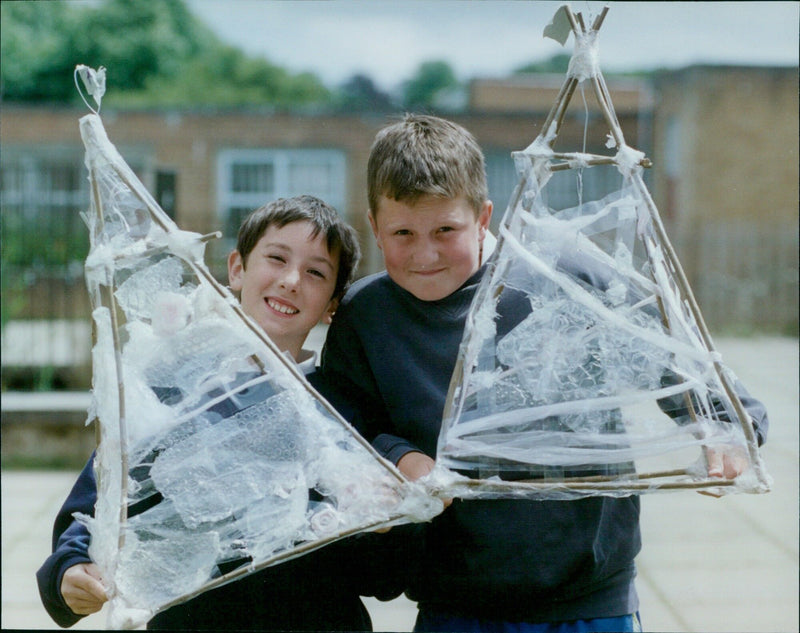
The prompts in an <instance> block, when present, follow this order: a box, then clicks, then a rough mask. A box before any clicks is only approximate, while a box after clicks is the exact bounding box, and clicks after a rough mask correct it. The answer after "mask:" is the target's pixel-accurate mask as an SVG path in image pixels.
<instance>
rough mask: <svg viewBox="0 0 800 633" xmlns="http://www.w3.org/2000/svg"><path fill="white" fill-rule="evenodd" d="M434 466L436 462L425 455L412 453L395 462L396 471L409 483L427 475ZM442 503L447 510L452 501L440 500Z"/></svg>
mask: <svg viewBox="0 0 800 633" xmlns="http://www.w3.org/2000/svg"><path fill="white" fill-rule="evenodd" d="M435 464H436V462H435V461H434V460H433V459H431V458H430V457H428V456H427V455H426V454H425V453H420V452H419V451H412V452H410V453H406V454H405V455H403V456H402V457H401V458H400V461H398V462H397V469H398V470H399V471H400V472H401V473H403V474H404V475H405V476H406V477H408V478H409V479H410V480H411V481H416V480H417V479H419V478H420V477H424V476H425V475H427V474H429V473H430V472H431V471H432V470H433V467H434V465H435ZM442 503H444V507H445V508H447V507H448V506H449V505H450V504H451V503H453V500H452V499H442Z"/></svg>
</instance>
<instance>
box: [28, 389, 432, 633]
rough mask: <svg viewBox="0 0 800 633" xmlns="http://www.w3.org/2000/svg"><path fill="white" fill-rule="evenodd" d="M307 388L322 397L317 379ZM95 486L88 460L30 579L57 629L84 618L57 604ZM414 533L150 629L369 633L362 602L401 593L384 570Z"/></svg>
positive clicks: (356, 541)
mask: <svg viewBox="0 0 800 633" xmlns="http://www.w3.org/2000/svg"><path fill="white" fill-rule="evenodd" d="M309 380H310V381H311V382H312V384H313V385H314V386H315V387H316V388H317V389H320V390H323V385H322V381H321V379H320V377H319V375H314V374H312V375H310V376H309ZM96 499H97V484H96V482H95V478H94V471H93V458H92V459H90V460H89V462H88V463H87V464H86V466H85V467H84V469H83V471H82V472H81V474H80V476H79V477H78V480H77V481H76V483H75V485H74V486H73V488H72V491H71V492H70V494H69V496H68V498H67V500H66V501H65V503H64V505H63V506H62V508H61V510H60V511H59V513H58V516H57V518H56V520H55V524H54V526H53V543H52V548H53V553H52V554H51V555H50V556H49V557H48V558H47V559H46V560H45V562H44V564H43V565H42V567H41V568H40V569H39V570H38V571H37V572H36V580H37V582H38V585H39V593H40V595H41V599H42V603H43V604H44V607H45V609H46V610H47V612H48V613H49V614H50V616H51V617H52V618H53V620H54V621H55V622H56V623H57V624H58V625H59V626H62V627H69V626H72V625H73V624H75V623H76V622H77V621H78V620H80V619H81V617H82V616H79V615H76V614H75V613H73V612H72V611H71V610H70V609H69V607H68V606H67V604H66V603H65V602H64V600H63V598H62V596H61V591H60V587H61V579H62V577H63V575H64V572H65V571H66V570H67V569H68V568H69V567H71V566H73V565H76V564H78V563H88V562H91V559H90V558H89V554H88V550H89V541H90V536H89V533H88V531H87V529H86V528H85V527H84V526H83V525H81V524H80V523H78V522H77V521H75V520H74V518H73V517H72V514H73V513H74V512H81V513H83V514H86V515H90V516H91V515H93V514H94V505H95V501H96ZM417 529H418V528H417V526H401V527H398V528H394V529H393V530H391V532H390V533H389V534H360V535H356V536H353V537H350V538H347V539H344V540H342V541H338V542H336V543H333V544H331V545H328V546H326V547H324V548H322V549H320V550H316V551H314V552H311V553H309V554H306V555H304V556H302V557H300V558H297V559H294V560H290V561H287V562H284V563H281V564H279V565H276V566H273V567H268V568H266V569H263V570H261V571H259V572H256V573H254V574H250V575H247V576H245V577H243V578H241V579H239V580H236V581H234V582H232V583H229V584H227V585H224V586H222V587H218V588H216V589H212V590H211V591H207V592H205V593H203V594H201V595H200V596H198V597H196V598H193V599H192V600H190V601H188V602H185V603H183V604H179V605H177V606H174V607H172V608H170V609H167V610H166V611H163V612H161V613H158V614H156V615H155V616H154V617H153V618H152V619H151V620H150V621H149V622H148V624H147V628H148V629H156V630H158V629H166V630H203V629H217V630H220V629H224V630H240V631H241V630H262V631H263V630H281V631H284V630H285V631H306V630H323V631H333V630H345V631H371V630H372V623H371V621H370V618H369V614H368V612H367V610H366V608H365V607H364V604H363V603H362V602H361V599H360V598H359V594H361V595H371V596H376V597H377V598H379V599H382V600H389V599H392V598H394V597H396V596H398V595H399V594H400V593H401V591H402V585H401V584H399V582H400V581H399V579H397V578H395V577H394V576H392V575H391V574H388V573H387V572H386V568H387V567H389V568H393V567H400V566H402V565H404V564H405V561H406V560H408V558H409V553H408V551H409V550H410V548H411V542H412V540H413V539H411V536H412V535H413V534H414V531H415V530H417Z"/></svg>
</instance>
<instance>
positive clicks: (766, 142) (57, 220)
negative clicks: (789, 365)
mask: <svg viewBox="0 0 800 633" xmlns="http://www.w3.org/2000/svg"><path fill="white" fill-rule="evenodd" d="M562 82H563V77H561V76H557V77H553V76H541V75H540V76H521V77H516V78H512V79H505V80H494V79H481V80H475V81H473V82H472V83H471V85H470V87H469V90H468V93H467V95H466V99H465V101H466V106H465V107H464V108H463V109H462V110H460V111H459V112H457V113H446V114H445V116H448V117H449V118H451V119H453V120H455V121H456V122H458V123H461V124H462V125H464V126H465V127H466V128H468V129H469V130H471V131H472V132H473V134H474V135H475V136H476V138H477V140H478V142H479V143H480V144H481V146H482V147H483V148H484V151H485V153H486V157H487V172H488V177H489V188H490V196H491V197H492V199H493V201H494V203H495V217H494V222H495V224H496V223H497V222H499V219H500V217H501V216H502V213H503V211H504V210H505V207H506V205H507V203H508V199H509V196H510V194H511V191H512V189H513V187H514V185H515V184H516V174H515V172H514V168H513V162H512V160H511V158H510V153H511V152H512V151H514V150H519V149H523V148H524V147H526V146H527V145H528V144H529V143H530V142H531V141H532V140H533V138H534V137H535V136H536V135H537V134H538V133H539V130H540V127H541V125H542V123H543V121H544V118H545V116H546V114H547V113H548V111H549V110H550V108H551V106H552V104H553V103H554V101H555V98H556V95H557V93H558V90H559V88H560V86H561V83H562ZM608 83H609V89H610V93H611V97H612V100H613V103H614V106H615V109H616V111H617V115H618V117H619V119H620V123H621V126H622V129H623V131H624V133H625V137H626V139H627V142H628V144H629V145H632V146H634V147H636V148H637V149H640V150H642V151H644V152H645V153H646V154H647V155H648V156H649V157H651V158H652V160H653V163H654V168H653V169H652V170H650V171H649V172H648V174H647V176H646V181H647V182H648V185H649V186H650V188H651V192H652V193H653V197H654V199H655V201H656V203H657V205H658V207H659V209H660V210H661V212H662V215H663V216H664V218H665V221H666V223H667V228H668V230H669V232H670V235H671V237H672V241H673V243H674V244H675V246H676V250H677V251H678V254H679V256H680V258H681V261H682V262H683V264H684V267H685V269H686V271H687V274H688V276H689V278H690V281H691V283H692V286H693V287H694V288H695V292H696V294H697V295H698V299H699V302H700V305H701V308H702V309H703V312H704V314H705V315H706V318H707V320H708V321H709V324H710V325H711V326H712V331H719V330H720V329H723V328H750V329H767V330H772V331H792V332H796V330H797V202H798V174H797V165H798V163H797V140H798V127H797V125H798V114H797V113H798V104H797V94H798V89H797V69H796V68H755V67H753V68H739V67H715V68H709V67H690V68H686V69H683V70H680V71H675V72H669V73H662V74H658V75H656V76H655V78H654V79H653V80H652V81H651V80H648V79H624V80H623V79H610V80H609V81H608ZM84 114H85V111H83V110H78V109H58V108H52V107H21V106H16V105H13V104H4V105H3V107H2V110H0V130H2V155H0V159H1V160H2V207H3V209H2V212H3V229H4V274H3V308H4V316H3V322H4V333H3V334H4V341H5V342H4V347H3V350H4V354H3V356H4V360H3V365H4V369H8V368H9V367H10V366H12V365H17V364H19V363H22V364H25V361H24V359H23V358H17V357H16V356H15V355H14V354H13V353H10V351H13V350H12V347H13V349H16V350H20V351H19V352H18V354H17V355H18V356H21V355H25V354H28V355H30V350H31V349H34V348H35V346H36V345H38V346H39V347H41V348H42V350H43V351H42V358H41V359H38V360H37V359H35V363H37V364H47V363H48V362H50V361H48V354H49V353H50V352H49V351H48V350H50V349H55V341H50V342H48V339H47V337H43V336H41V335H39V334H37V335H36V336H35V338H36V340H31V341H27V342H26V341H22V340H21V339H20V338H19V336H20V335H15V336H14V337H13V338H14V341H13V343H14V344H13V345H12V341H11V337H10V335H9V332H10V330H9V328H8V327H7V326H6V322H7V321H8V320H13V321H20V320H30V319H40V320H49V321H53V320H57V319H59V320H64V321H66V322H68V323H69V322H73V323H74V322H76V321H82V322H84V323H85V322H86V321H87V320H88V315H89V308H88V299H87V295H86V291H85V288H84V285H83V278H82V267H81V265H80V264H81V260H80V259H78V260H76V262H73V263H72V264H63V263H62V264H57V263H56V264H54V263H53V261H54V260H53V257H51V255H52V252H53V251H58V252H61V251H62V250H63V251H66V252H69V251H70V249H72V250H74V248H73V247H74V246H75V245H76V244H78V245H83V248H84V249H85V246H86V245H87V244H88V232H87V231H86V228H85V226H83V224H82V222H81V221H80V220H79V211H82V210H85V209H86V208H87V206H88V191H87V182H86V173H85V169H84V167H83V146H82V144H81V140H80V137H79V130H78V120H79V118H80V117H81V116H83V115H84ZM397 114H399V113H397ZM397 114H396V115H397ZM102 115H103V121H104V124H105V127H106V130H107V132H108V135H109V138H110V139H111V142H112V143H114V144H115V146H116V147H117V148H118V150H119V151H120V153H121V154H122V155H123V157H124V158H125V159H126V161H127V162H128V163H129V164H130V165H131V167H133V169H134V170H135V171H136V172H137V174H139V176H140V178H141V179H142V181H143V182H144V184H145V186H146V187H147V188H148V189H149V190H150V191H151V192H152V193H153V194H154V196H155V197H156V199H157V200H158V201H159V203H160V204H161V206H162V207H163V208H164V210H165V211H167V212H168V213H169V214H171V215H172V216H173V217H174V218H175V219H176V221H177V223H178V224H179V225H180V226H181V227H182V228H184V229H186V230H191V231H196V232H199V233H209V232H211V231H214V230H222V231H223V233H224V236H225V237H224V239H223V240H219V241H217V242H215V243H212V245H211V246H210V247H209V251H208V253H209V257H208V261H209V264H210V265H211V267H212V270H214V271H215V273H217V274H218V275H219V276H220V277H221V278H222V277H224V272H223V271H224V269H223V267H222V262H223V260H224V256H225V255H226V254H227V252H228V251H229V250H230V248H231V247H232V245H233V240H234V239H235V229H236V227H237V226H238V224H239V220H240V218H241V217H242V215H243V214H244V213H246V212H248V211H250V210H252V209H253V208H255V207H257V206H259V205H260V204H262V203H263V202H265V201H267V200H270V199H272V198H275V197H278V196H286V195H294V194H297V193H313V194H315V195H319V196H320V197H322V198H324V199H325V200H327V201H329V202H330V203H332V204H333V205H334V206H335V207H336V208H338V209H339V210H340V212H342V213H343V214H344V215H345V217H346V218H347V219H348V220H349V221H350V222H351V223H352V224H353V225H354V226H356V228H357V229H358V231H359V233H360V235H361V241H362V245H363V248H364V253H365V258H364V263H363V265H362V268H361V270H360V271H359V272H360V273H361V274H366V273H369V272H373V271H375V270H378V269H379V268H380V267H381V258H380V253H379V252H377V250H376V248H375V247H374V245H373V240H372V238H371V236H370V232H369V226H368V224H367V222H366V219H365V210H366V161H367V156H368V152H369V147H370V144H371V142H372V139H373V137H374V135H375V133H376V131H377V130H378V129H380V128H381V127H382V126H383V125H384V124H385V123H386V122H387V121H388V120H390V119H391V118H392V117H393V116H396V115H390V116H384V115H380V116H378V115H375V116H371V115H364V114H337V115H333V114H315V115H310V114H300V115H298V114H287V113H278V112H273V111H268V110H258V109H252V110H246V109H238V110H224V111H223V110H205V109H202V108H197V109H194V110H180V111H177V110H148V111H113V110H105V109H104V110H103V112H102ZM605 127H606V126H605V124H604V122H603V120H602V117H601V116H600V113H599V111H598V109H597V108H596V106H595V100H594V95H593V94H592V91H591V89H590V88H586V89H585V93H581V89H580V88H579V90H578V91H576V94H575V96H573V98H572V101H571V105H570V109H569V110H568V113H567V117H566V119H565V123H564V127H563V129H562V132H561V134H560V136H559V144H562V146H563V147H565V148H569V149H571V150H576V149H581V148H583V143H584V138H586V139H587V145H586V147H585V148H583V149H584V151H587V152H595V153H608V150H606V149H605V148H603V147H602V141H604V139H605V135H606V133H607V132H608V130H607V129H605ZM589 171H591V170H589ZM22 226H24V227H27V228H26V229H25V230H23V231H22V233H21V235H22V238H23V239H22V241H21V242H20V243H16V242H15V243H14V244H13V246H14V248H16V249H18V250H21V251H24V252H26V253H36V256H31V257H27V259H26V257H25V256H20V255H19V253H16V254H15V253H9V252H7V251H6V250H5V249H6V248H11V246H10V245H9V244H10V243H11V242H10V241H9V240H8V237H9V236H10V235H14V231H18V232H19V231H20V230H22V229H21V228H20V227H22ZM17 241H19V240H17ZM78 250H80V249H78ZM40 251H41V253H40ZM15 257H16V259H15ZM14 262H25V263H24V265H22V264H20V265H19V266H18V265H17V264H15V263H14ZM48 262H49V263H48ZM12 325H13V324H12ZM12 329H13V328H12ZM76 332H77V333H76V334H75V336H76V337H79V338H81V337H82V338H85V336H86V335H85V328H82V327H78V328H76ZM53 336H56V335H53ZM59 336H60V337H62V338H63V330H62V334H60V335H59ZM10 346H11V347H10ZM82 347H83V348H84V349H86V347H87V344H83V346H82ZM7 352H9V353H7ZM33 357H36V355H35V354H34V355H33ZM82 357H83V360H84V362H85V361H88V358H86V355H85V354H84V355H83V356H82ZM51 360H52V359H51ZM74 360H75V361H76V362H77V360H78V359H74ZM31 362H34V361H31Z"/></svg>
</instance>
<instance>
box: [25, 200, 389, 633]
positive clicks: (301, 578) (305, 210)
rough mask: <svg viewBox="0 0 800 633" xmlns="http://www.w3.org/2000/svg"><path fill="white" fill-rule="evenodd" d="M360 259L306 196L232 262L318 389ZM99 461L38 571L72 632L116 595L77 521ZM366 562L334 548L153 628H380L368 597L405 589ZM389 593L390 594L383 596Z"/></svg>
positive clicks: (277, 205) (243, 238)
mask: <svg viewBox="0 0 800 633" xmlns="http://www.w3.org/2000/svg"><path fill="white" fill-rule="evenodd" d="M359 257H360V251H359V246H358V240H357V236H356V234H355V231H354V230H353V229H352V228H351V227H350V226H349V225H347V224H346V223H345V222H344V221H343V220H342V219H341V218H340V216H339V215H338V213H337V212H336V210H335V209H333V208H332V207H330V206H328V205H327V204H325V203H324V202H323V201H322V200H319V199H318V198H314V197H312V196H298V197H295V198H289V199H280V200H276V201H274V202H271V203H270V204H267V205H265V206H264V207H261V208H259V209H257V210H256V211H254V212H253V213H251V214H250V215H249V216H248V217H247V218H246V219H245V220H244V222H243V223H242V225H241V227H240V230H239V235H238V242H237V247H236V250H235V251H233V252H232V253H231V254H230V256H229V258H228V277H229V282H230V286H231V288H232V290H234V291H235V292H238V293H239V294H240V302H241V304H242V306H243V308H244V311H245V312H246V313H247V314H248V316H250V317H251V318H252V319H254V320H255V321H256V322H257V323H258V324H259V325H260V326H261V327H262V328H263V329H264V331H265V332H266V333H267V334H268V335H269V336H270V338H271V339H272V340H273V342H274V343H275V344H276V345H277V346H278V347H279V349H281V350H283V351H286V352H288V353H289V354H291V356H292V358H293V359H294V360H295V361H296V362H298V364H299V365H300V367H301V369H302V370H303V371H304V372H305V373H306V374H308V375H309V379H310V380H311V382H312V383H313V384H315V386H317V387H319V386H320V385H319V384H318V383H317V382H316V381H315V380H314V377H313V374H311V373H310V372H313V371H314V365H315V355H314V354H313V353H312V352H310V351H308V350H304V349H303V348H302V345H303V343H304V341H305V339H306V337H307V335H308V333H309V331H310V330H311V328H312V327H313V326H314V325H316V324H317V323H318V322H319V321H320V320H322V321H324V322H328V323H329V322H330V318H331V316H332V315H333V312H334V311H335V310H336V306H337V304H338V302H339V299H340V298H341V297H342V295H343V294H344V292H345V290H346V289H347V287H348V285H349V284H350V282H351V281H352V279H353V275H354V273H355V269H356V266H357V264H358V260H359ZM92 462H93V460H89V463H88V464H87V466H86V468H84V470H83V472H82V473H81V475H80V477H79V479H78V482H77V483H76V484H75V487H74V488H73V490H72V492H71V494H70V496H69V498H68V499H67V501H66V502H65V504H64V506H63V507H62V509H61V511H60V512H59V515H58V518H57V519H56V523H55V527H54V534H53V550H54V551H53V554H52V555H51V556H50V557H49V558H48V559H47V560H46V561H45V563H44V565H43V566H42V567H41V569H40V570H39V571H38V572H37V580H38V583H39V590H40V593H41V596H42V601H43V603H44V605H45V607H46V609H47V611H48V613H49V614H50V615H51V616H52V617H53V619H54V620H55V621H56V622H57V623H58V624H59V625H60V626H65V627H66V626H71V625H72V624H74V623H75V622H77V621H78V620H79V619H80V618H81V617H82V616H83V615H88V614H89V613H94V612H96V611H99V610H100V609H101V608H102V605H103V603H104V602H105V601H106V599H107V598H106V594H105V588H104V586H103V584H102V579H101V578H100V573H99V570H98V568H97V566H96V565H94V564H93V563H92V562H91V560H90V558H89V556H88V547H89V533H88V531H87V530H86V528H85V527H84V526H83V525H82V524H80V523H78V522H77V521H75V520H74V519H73V518H72V513H73V512H83V513H84V514H89V515H92V514H93V513H94V503H95V500H96V495H97V492H96V483H95V480H94V473H93V464H92ZM356 538H359V537H356ZM364 558H366V553H365V552H364V550H363V549H361V548H360V546H356V545H354V541H353V540H352V539H348V540H345V541H341V542H339V543H334V544H333V545H330V546H327V547H324V548H322V549H320V550H318V551H316V552H312V553H311V554H308V555H306V556H303V557H301V558H298V559H296V560H292V561H288V562H285V563H282V564H280V565H277V566H275V567H271V568H267V569H264V570H262V571H260V572H257V573H255V574H251V575H248V576H246V577H244V578H242V579H240V580H237V581H236V582H233V583H230V584H228V585H223V586H222V587H219V588H217V589H213V590H211V591H208V592H205V593H203V594H201V595H200V596H198V597H197V598H194V599H192V600H190V601H188V602H186V603H183V604H180V605H177V606H175V607H172V608H170V609H167V610H166V611H163V612H161V613H158V614H156V615H155V616H154V617H153V618H152V619H151V620H150V622H149V623H148V628H150V629H183V630H198V629H229V630H371V628H372V627H371V623H370V619H369V614H368V613H367V611H366V608H365V607H364V605H363V603H362V602H361V600H360V598H359V593H360V592H361V593H363V594H365V595H369V594H372V593H378V594H379V597H382V598H389V597H393V595H397V593H399V588H398V589H387V588H386V586H385V585H383V584H382V581H381V579H379V578H374V577H372V576H371V575H370V571H371V570H372V569H373V568H372V567H370V564H369V563H371V561H365V560H364ZM380 571H381V573H382V575H383V570H380ZM378 584H380V585H381V586H380V587H378ZM384 590H385V591H387V592H388V594H386V595H380V592H381V591H384ZM392 594H393V595H392Z"/></svg>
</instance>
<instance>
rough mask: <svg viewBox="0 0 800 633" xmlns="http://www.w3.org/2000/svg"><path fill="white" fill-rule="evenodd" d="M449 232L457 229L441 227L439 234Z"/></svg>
mask: <svg viewBox="0 0 800 633" xmlns="http://www.w3.org/2000/svg"><path fill="white" fill-rule="evenodd" d="M449 231H455V229H454V228H453V227H452V226H441V227H439V233H448V232H449Z"/></svg>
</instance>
